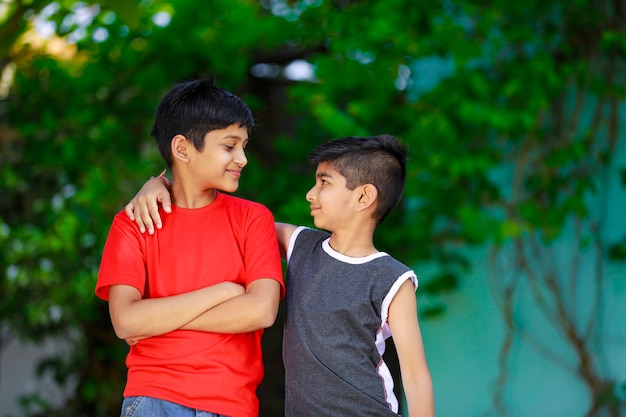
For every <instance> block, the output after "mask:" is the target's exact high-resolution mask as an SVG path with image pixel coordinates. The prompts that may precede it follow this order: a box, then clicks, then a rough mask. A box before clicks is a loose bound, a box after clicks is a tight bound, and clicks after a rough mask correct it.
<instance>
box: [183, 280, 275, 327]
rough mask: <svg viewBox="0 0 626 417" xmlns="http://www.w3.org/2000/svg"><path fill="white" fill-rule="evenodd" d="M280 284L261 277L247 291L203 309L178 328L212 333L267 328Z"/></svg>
mask: <svg viewBox="0 0 626 417" xmlns="http://www.w3.org/2000/svg"><path fill="white" fill-rule="evenodd" d="M279 298H280V284H279V283H278V282H277V281H275V280H273V279H269V278H267V279H265V278H264V279H260V280H257V281H255V282H253V283H252V284H250V286H249V287H248V291H247V292H246V293H245V294H243V295H240V296H238V297H234V298H231V299H229V300H228V301H225V302H223V303H221V304H220V305H218V306H216V307H214V308H212V309H210V310H208V311H206V312H204V313H203V314H201V315H200V316H199V317H197V318H195V319H194V320H192V321H190V322H189V323H187V324H185V325H184V326H183V327H182V328H181V329H184V330H196V331H205V332H214V333H229V334H234V333H246V332H251V331H255V330H259V329H264V328H267V327H270V326H271V325H273V324H274V321H275V320H276V315H277V313H278V304H279Z"/></svg>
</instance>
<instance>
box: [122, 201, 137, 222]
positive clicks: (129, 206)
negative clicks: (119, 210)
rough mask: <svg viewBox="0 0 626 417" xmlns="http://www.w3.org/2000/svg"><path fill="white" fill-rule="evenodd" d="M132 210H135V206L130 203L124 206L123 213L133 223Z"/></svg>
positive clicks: (133, 214)
mask: <svg viewBox="0 0 626 417" xmlns="http://www.w3.org/2000/svg"><path fill="white" fill-rule="evenodd" d="M134 209H135V206H134V205H133V202H132V201H131V202H130V203H128V204H126V205H125V206H124V213H126V215H127V216H128V218H129V219H131V220H133V221H134V220H135V213H133V210H134Z"/></svg>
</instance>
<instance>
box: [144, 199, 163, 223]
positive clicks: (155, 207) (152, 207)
mask: <svg viewBox="0 0 626 417" xmlns="http://www.w3.org/2000/svg"><path fill="white" fill-rule="evenodd" d="M159 198H160V197H157V198H150V199H149V200H148V204H147V207H148V214H149V215H150V219H149V220H150V221H151V222H153V223H154V224H156V227H157V228H158V229H160V228H161V226H162V223H161V215H160V214H159V203H158V199H159ZM147 221H148V219H146V222H147Z"/></svg>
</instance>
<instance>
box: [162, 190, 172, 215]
mask: <svg viewBox="0 0 626 417" xmlns="http://www.w3.org/2000/svg"><path fill="white" fill-rule="evenodd" d="M161 205H162V206H163V211H165V212H166V213H171V212H172V197H171V196H170V193H169V192H165V193H161Z"/></svg>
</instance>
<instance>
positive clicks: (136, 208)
mask: <svg viewBox="0 0 626 417" xmlns="http://www.w3.org/2000/svg"><path fill="white" fill-rule="evenodd" d="M133 214H134V217H135V223H137V226H138V227H139V231H140V232H141V233H144V232H145V231H146V225H145V224H144V223H143V217H142V215H141V212H140V211H139V206H137V205H135V206H134V208H133Z"/></svg>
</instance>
